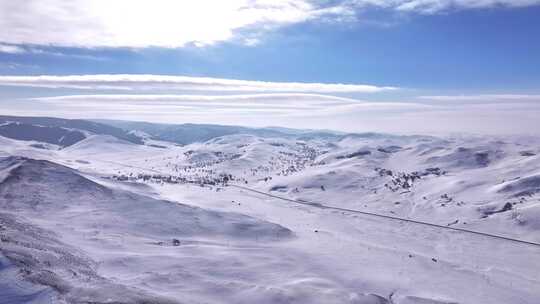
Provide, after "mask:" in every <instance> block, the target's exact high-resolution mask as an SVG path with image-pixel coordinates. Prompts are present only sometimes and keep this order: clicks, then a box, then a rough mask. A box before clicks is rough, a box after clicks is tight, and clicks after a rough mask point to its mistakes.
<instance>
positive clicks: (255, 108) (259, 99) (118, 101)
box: [30, 94, 429, 116]
mask: <svg viewBox="0 0 540 304" xmlns="http://www.w3.org/2000/svg"><path fill="white" fill-rule="evenodd" d="M30 100H31V101H37V102H40V103H44V104H45V105H48V106H58V107H61V108H63V109H66V108H72V109H75V108H76V109H79V111H81V109H84V110H82V111H86V110H96V109H99V110H107V111H111V110H114V111H117V112H122V111H124V110H129V111H134V110H137V111H140V112H142V113H144V112H147V111H148V112H153V111H158V112H162V111H174V110H178V109H182V113H179V115H192V114H194V113H193V111H195V112H196V113H199V112H204V113H207V114H208V115H209V116H211V114H212V113H215V112H222V113H223V112H231V113H236V114H246V113H252V112H266V113H274V114H278V113H283V114H286V115H288V116H290V115H299V116H309V115H321V114H322V115H328V114H336V113H340V112H348V111H351V110H362V111H380V110H384V111H388V110H392V109H394V110H395V109H397V110H407V109H420V108H429V106H427V105H420V104H413V103H387V102H366V101H361V100H356V99H351V98H343V97H336V96H329V95H320V94H242V95H225V96H215V95H126V94H121V95H116V94H115V95H113V94H97V95H66V96H54V97H38V98H32V99H30Z"/></svg>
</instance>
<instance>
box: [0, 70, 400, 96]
mask: <svg viewBox="0 0 540 304" xmlns="http://www.w3.org/2000/svg"><path fill="white" fill-rule="evenodd" d="M0 85H9V86H26V87H44V88H71V89H93V90H103V89H113V90H133V91H135V90H143V91H144V90H190V91H228V92H233V91H239V92H316V93H329V92H341V93H350V92H356V93H377V92H382V91H389V90H395V89H396V88H394V87H379V86H373V85H364V84H328V83H300V82H264V81H251V80H235V79H222V78H209V77H187V76H165V75H129V74H125V75H74V76H50V75H46V76H0Z"/></svg>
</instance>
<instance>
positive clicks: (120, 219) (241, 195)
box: [0, 134, 540, 304]
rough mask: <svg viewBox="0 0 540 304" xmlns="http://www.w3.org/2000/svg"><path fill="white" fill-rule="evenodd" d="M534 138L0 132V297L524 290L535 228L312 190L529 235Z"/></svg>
mask: <svg viewBox="0 0 540 304" xmlns="http://www.w3.org/2000/svg"><path fill="white" fill-rule="evenodd" d="M539 144H540V139H538V138H519V137H507V138H503V137H489V136H484V137H472V136H463V137H447V138H435V137H423V136H414V137H396V136H385V135H373V134H372V135H369V136H368V135H366V136H350V137H346V138H342V139H340V140H336V141H332V140H328V139H324V138H321V139H309V140H306V141H303V140H292V139H279V138H276V139H271V138H259V137H256V136H248V135H246V136H244V135H230V136H224V137H220V138H216V139H213V140H210V141H208V142H206V143H195V144H191V145H187V146H178V145H174V144H171V143H167V142H156V141H152V142H148V143H147V145H136V144H132V143H128V142H124V141H121V140H119V139H116V138H114V137H110V136H90V137H88V138H87V139H85V140H83V141H81V142H79V143H77V144H75V145H72V146H70V147H67V148H64V149H60V148H59V147H53V146H48V147H46V148H47V149H43V148H40V149H37V148H35V147H33V146H32V142H23V141H15V140H11V139H6V138H0V157H2V159H1V160H0V181H1V184H0V237H1V243H0V251H1V253H2V256H1V258H0V303H394V304H408V303H420V304H424V303H436V304H438V303H531V304H536V303H540V247H538V246H534V245H527V244H522V243H516V242H510V241H504V240H500V239H493V238H488V237H483V236H478V235H473V234H467V233H462V232H457V231H449V230H443V229H439V228H435V227H427V226H422V225H417V224H412V223H405V222H402V221H393V220H386V219H381V218H375V217H370V216H366V215H361V214H354V213H350V212H344V211H337V210H332V209H324V208H319V207H320V206H334V207H341V208H347V209H354V210H360V211H367V212H373V213H378V214H384V215H391V216H396V217H401V218H410V219H415V220H420V221H425V222H430V223H435V224H439V225H444V226H446V225H448V226H451V227H459V228H464V229H470V230H475V231H483V232H487V233H492V234H497V235H502V236H506V237H511V238H516V239H522V240H527V241H531V242H537V243H538V242H540V148H539V147H540V145H539ZM151 145H152V146H151ZM225 175H226V176H227V180H228V183H229V184H230V185H242V186H245V187H249V188H252V189H256V190H259V191H262V192H266V193H270V194H273V195H276V196H280V197H284V198H289V199H296V200H304V201H309V202H314V203H316V204H314V205H313V206H309V205H303V204H296V203H294V202H291V201H284V200H280V199H278V198H272V197H269V196H265V195H261V194H257V193H254V192H250V191H246V190H242V189H239V188H235V187H230V186H224V185H223V184H222V182H220V181H223V176H225ZM413 176H414V177H413ZM416 176H418V177H416ZM188 182H190V183H188ZM201 184H202V185H201ZM318 204H320V205H318Z"/></svg>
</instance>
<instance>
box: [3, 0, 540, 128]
mask: <svg viewBox="0 0 540 304" xmlns="http://www.w3.org/2000/svg"><path fill="white" fill-rule="evenodd" d="M201 2H202V3H201ZM206 2H208V3H205V1H193V4H190V1H182V2H175V1H168V0H158V1H153V2H151V1H140V3H141V4H137V5H136V7H133V4H132V2H130V1H120V0H119V1H118V2H115V4H114V5H112V7H111V5H109V4H107V1H101V0H98V1H94V2H92V1H86V0H76V1H69V2H66V1H61V0H45V1H28V2H16V3H14V2H13V1H9V0H0V26H1V27H2V28H3V29H5V30H3V31H2V33H0V75H3V76H2V77H4V78H2V77H0V105H1V106H2V108H3V110H2V108H0V110H2V111H3V112H5V113H11V114H28V115H51V114H52V113H48V112H47V111H46V110H47V109H50V108H51V107H50V106H51V104H52V103H53V100H54V103H55V104H54V105H53V107H52V108H55V107H56V108H55V111H57V113H59V115H63V116H69V117H73V116H76V115H77V114H76V113H77V110H76V109H77V107H81V106H82V107H85V108H86V109H87V108H88V105H89V104H92V105H93V106H95V107H97V108H96V109H98V110H99V111H94V112H92V113H93V114H92V115H95V116H97V117H91V118H108V117H110V118H124V119H139V120H152V121H164V122H184V121H190V122H207V121H217V122H220V123H227V124H231V123H233V122H239V123H241V124H247V125H259V124H261V122H260V121H261V119H252V118H250V119H246V116H253V109H252V108H250V107H249V105H247V106H246V108H245V109H243V108H242V107H241V106H231V105H228V106H225V105H224V104H225V103H227V104H230V103H234V102H235V100H243V101H246V100H247V99H246V98H244V97H242V98H237V99H235V100H232V99H231V98H225V99H223V100H221V101H220V105H221V106H222V107H225V108H226V109H225V108H219V106H218V107H216V105H215V101H212V102H210V103H208V100H207V99H205V98H202V97H200V96H210V95H211V96H216V95H221V96H224V97H226V96H230V95H234V96H240V95H242V96H246V95H247V96H252V97H253V96H254V95H256V94H266V95H265V96H264V98H265V99H264V100H265V101H264V102H263V106H257V107H258V108H257V113H265V112H264V110H262V109H263V108H264V105H268V104H276V103H279V104H280V105H281V104H283V103H285V102H284V101H283V100H284V97H283V94H291V100H289V101H288V102H289V104H293V105H297V104H298V100H302V101H303V102H306V100H307V98H306V97H305V96H302V97H301V98H299V97H298V96H299V95H295V94H307V95H309V94H311V95H310V96H311V97H310V98H311V99H314V98H318V99H320V100H322V101H321V102H320V104H321V105H318V106H317V107H319V106H320V109H319V108H317V109H318V110H321V111H319V112H318V113H316V114H314V115H311V116H309V117H304V116H306V115H303V117H304V118H302V119H301V120H300V121H301V122H300V123H299V122H298V121H299V119H298V118H297V115H295V114H294V113H292V112H291V113H289V112H287V111H285V110H283V111H281V112H279V111H278V112H279V113H281V114H279V115H277V116H279V118H272V117H273V116H272V115H271V114H272V113H273V112H272V111H271V110H272V109H273V108H272V106H271V107H270V108H269V110H268V112H266V113H265V119H267V120H268V121H265V123H266V124H287V125H290V124H292V126H294V127H316V126H317V125H319V123H318V122H319V121H320V120H323V119H324V120H325V121H331V123H330V127H334V128H337V129H343V130H354V131H361V130H370V131H377V130H383V131H392V132H397V131H400V128H399V127H398V125H397V124H396V123H394V127H392V128H388V121H389V120H390V121H403V122H404V124H408V125H414V126H417V127H416V128H412V129H410V130H404V132H407V131H410V132H431V131H433V132H444V131H471V132H486V131H489V130H494V132H497V130H495V129H494V128H495V127H497V126H496V125H497V124H499V123H497V121H500V120H502V119H506V120H508V119H518V120H523V123H521V124H520V125H518V126H517V127H512V128H511V129H512V131H515V132H525V131H527V130H530V129H531V127H532V128H534V127H535V126H538V125H537V124H535V121H534V116H531V113H534V114H538V113H540V112H538V111H539V110H540V109H539V102H540V98H539V97H538V96H540V86H539V84H540V56H539V55H538V54H540V38H538V37H540V1H535V0H515V1H507V0H499V1H495V0H493V1H491V0H485V1H470V0H455V1H449V0H388V1H385V0H345V1H318V2H313V1H308V0H276V1H264V0H262V1H242V0H234V1H230V2H228V1H223V2H220V4H219V6H220V7H218V8H214V9H213V10H211V9H210V7H211V6H212V5H216V2H215V1H214V2H213V1H206ZM66 3H67V4H66ZM179 3H181V4H179ZM196 3H199V4H196ZM127 11H129V12H131V15H132V16H131V17H130V16H127V15H128V14H126V13H125V12H127ZM111 74H125V75H136V74H146V75H156V76H157V77H159V76H161V75H173V76H174V75H176V76H187V77H193V79H197V78H198V77H211V78H213V79H218V80H220V81H221V80H223V81H225V80H231V79H233V80H243V81H248V82H249V81H256V82H264V83H266V85H265V86H264V88H261V87H260V86H259V85H254V84H253V83H248V86H249V89H245V88H244V87H243V88H238V87H235V88H233V89H231V88H227V89H226V90H223V88H221V89H216V88H214V87H210V86H209V85H208V84H206V85H205V86H204V87H198V88H196V89H193V88H191V87H189V88H188V87H186V86H185V84H184V85H183V86H179V85H178V83H177V82H176V80H175V84H174V85H173V86H163V85H161V84H160V85H159V87H155V86H153V87H149V86H148V85H147V83H146V82H144V81H142V80H141V79H135V80H133V79H130V78H129V77H127V76H126V77H127V78H126V77H124V78H126V79H128V80H127V81H128V82H129V83H130V85H129V90H126V87H125V86H123V87H122V88H119V85H118V83H116V84H115V85H113V86H108V87H106V88H105V87H104V86H95V85H94V86H91V88H89V87H85V88H81V87H80V86H74V85H73V84H72V83H71V82H70V81H72V80H73V79H69V78H66V79H60V80H59V79H54V81H55V85H50V83H51V80H50V79H49V80H48V82H47V84H46V85H44V84H43V83H40V81H41V80H39V79H30V80H28V79H27V80H26V81H19V80H20V79H19V80H17V79H13V77H11V78H9V77H8V76H20V77H27V78H28V77H32V76H37V75H44V76H46V77H47V76H61V75H64V76H66V77H70V76H71V75H83V76H85V75H86V76H88V77H92V75H94V78H93V79H92V82H93V83H94V84H95V82H96V81H100V80H99V79H97V80H96V79H95V75H104V77H105V78H106V77H107V76H110V75H111ZM6 77H8V78H6ZM77 81H88V79H86V80H84V79H83V80H80V79H79V80H77ZM106 81H109V82H108V83H109V84H110V81H111V79H109V80H106ZM115 81H117V80H115ZM125 81H126V80H125V79H124V80H123V83H124V84H125ZM190 81H191V80H190ZM60 82H61V84H59V83H60ZM66 82H69V83H66ZM211 82H212V81H211ZM218 82H219V81H218ZM291 83H310V84H312V86H308V87H301V88H296V87H294V86H293V85H291ZM154 84H155V82H154ZM329 84H347V85H350V86H351V87H348V88H338V89H337V88H335V87H334V88H332V89H329V87H326V88H324V89H321V85H329ZM145 85H146V86H147V87H146V88H143V86H145ZM221 85H223V83H221ZM227 85H229V83H227ZM243 85H245V84H243ZM267 85H271V86H272V89H271V90H269V89H268V87H267ZM352 86H356V87H352ZM363 86H368V87H369V90H366V88H365V87H363ZM269 93H272V94H282V95H277V97H275V98H274V99H272V98H270V97H269V96H268V94H269ZM75 95H77V96H79V97H78V98H73V96H75ZM90 95H91V96H92V98H86V99H85V98H84V97H80V96H90ZM97 95H99V96H97ZM106 95H121V96H124V99H123V100H121V101H120V102H122V107H126V106H129V105H131V104H130V102H131V103H132V105H133V106H134V109H136V108H137V109H139V110H138V111H139V112H137V110H133V111H131V112H129V113H127V114H126V112H123V113H122V111H120V110H114V109H112V108H111V109H109V112H107V111H105V110H103V107H102V106H100V104H99V103H98V102H97V101H98V99H100V98H101V99H104V100H106V101H103V100H102V102H110V101H111V98H108V97H107V96H106ZM128 95H129V96H128ZM133 95H147V96H149V97H148V100H146V101H144V102H154V103H155V105H156V107H157V105H158V104H159V103H158V102H156V97H155V95H169V97H167V98H165V99H167V105H168V106H170V104H171V103H173V102H175V101H173V100H172V99H171V97H170V95H179V96H181V97H179V98H178V100H177V101H176V104H175V105H176V106H177V107H179V108H177V109H184V111H182V113H179V114H178V115H176V116H175V115H173V114H171V111H172V112H174V111H173V110H171V109H172V108H167V110H166V111H161V112H162V113H167V115H161V116H160V115H156V114H155V113H154V114H148V113H146V114H145V113H143V112H145V111H146V112H147V111H150V110H149V108H141V107H140V106H141V105H140V103H141V102H143V101H141V100H140V98H141V97H140V96H139V97H137V98H131V96H133ZM150 95H152V96H150ZM185 95H192V97H190V98H186V97H185ZM315 95H316V96H317V97H315ZM51 97H55V98H56V99H53V98H51ZM259 97H260V96H259ZM259 97H255V99H254V100H255V103H256V102H259V101H260V100H262V99H261V98H259ZM431 97H433V98H431ZM62 98H63V99H62ZM197 98H198V99H197ZM332 98H349V99H351V100H355V101H357V103H358V104H360V106H359V107H356V106H357V105H353V106H352V107H353V108H355V107H356V108H355V111H357V112H358V113H357V114H358V115H356V116H355V115H352V116H353V117H348V118H347V119H345V120H344V117H343V116H351V114H350V113H351V112H350V111H349V110H345V111H346V113H341V114H335V110H336V107H335V106H334V100H333V99H332ZM187 99H189V100H187ZM194 99H197V102H199V105H197V107H195V108H190V107H191V106H190V107H186V103H188V104H190V105H191V104H192V103H193V100H194ZM45 100H46V101H45ZM59 100H62V103H61V104H60V103H58V101H59ZM67 100H69V102H68V101H67ZM86 100H93V101H94V102H86ZM114 100H118V98H115V99H114ZM149 100H151V101H149ZM328 100H332V102H328ZM160 101H162V100H160ZM85 102H86V104H85ZM250 102H251V101H250ZM313 102H315V101H312V100H311V101H309V102H308V103H307V104H304V105H307V106H308V107H307V108H305V109H311V106H312V105H313ZM340 102H343V100H341V101H340ZM349 102H351V101H347V102H345V104H346V105H347V107H349V105H348V103H349ZM126 103H127V105H126ZM353 103H354V102H353ZM44 104H45V105H46V107H45V106H44ZM81 104H82V105H81ZM373 104H375V105H374V107H376V108H377V109H375V110H373V107H370V105H373ZM490 105H491V106H490ZM340 106H343V105H340ZM407 106H408V107H409V108H407ZM466 106H470V107H471V108H466ZM119 107H120V106H119ZM227 107H228V108H227ZM347 107H345V108H343V109H348V108H347ZM428 107H429V109H428ZM434 107H438V108H434ZM482 107H483V108H482ZM109 108H110V107H109ZM381 108H384V109H385V110H381ZM419 108H422V109H419ZM189 109H191V110H189ZM216 109H217V110H219V111H217V112H219V115H216V114H215V113H214V114H209V115H203V112H212V111H211V110H216ZM235 109H236V110H235ZM246 109H247V111H244V112H242V111H243V110H246ZM305 109H304V110H305ZM473 109H475V110H476V111H481V113H482V115H481V116H482V117H484V118H485V119H484V122H482V119H480V120H479V119H475V118H474V117H471V118H470V121H471V123H464V124H463V125H464V127H463V128H462V129H459V128H455V127H452V126H455V125H456V123H457V122H456V121H455V119H457V117H459V112H460V111H466V112H470V111H471V110H473ZM508 109H511V110H512V111H511V112H512V114H511V116H508V115H510V114H508V113H506V114H504V113H505V112H509V110H508ZM304 110H303V111H304ZM189 111H193V113H192V114H193V115H188V114H186V113H189ZM325 111H326V112H328V113H334V114H329V115H327V116H325V117H324V115H322V114H321V113H320V112H325ZM519 111H522V112H519ZM531 111H532V112H531ZM155 112H156V113H157V112H160V111H159V107H158V110H156V111H155ZM214 112H215V111H214ZM278 112H276V113H278ZM304 112H305V111H304ZM353 112H354V111H353ZM375 112H376V114H377V115H376V116H377V117H379V118H380V119H379V122H376V121H372V122H370V123H368V124H365V123H364V124H363V123H358V122H355V121H358V118H357V117H363V116H369V117H370V119H371V120H374V119H373V118H371V117H372V116H373V113H375ZM518 112H519V113H518ZM246 113H250V114H249V115H246ZM354 113H356V112H354ZM434 113H435V114H437V115H435V116H434ZM445 113H446V114H445ZM490 113H492V114H490ZM288 114H291V115H288ZM304 114H305V113H304ZM345 114H346V115H345ZM398 114H399V115H398ZM86 115H90V114H88V113H87V114H86ZM259 115H261V114H259ZM340 115H341V116H340ZM430 115H431V116H430ZM444 115H447V116H444ZM486 115H487V117H485V116H486ZM490 115H491V116H490ZM505 115H506V116H505ZM520 115H521V116H520ZM288 116H290V117H288ZM442 116H444V117H442ZM291 117H292V118H291ZM476 117H477V118H478V117H479V116H478V115H477V116H476ZM516 117H518V118H516ZM520 117H521V119H520ZM529 117H532V118H531V120H530V121H529V120H528V119H529ZM445 120H448V123H446V124H443V125H442V126H441V127H440V128H439V129H437V130H435V129H433V130H430V129H423V128H421V127H420V126H421V125H424V124H425V122H428V121H433V122H442V121H445ZM343 121H347V123H346V125H344V123H343ZM474 121H478V122H477V123H476V124H475V123H473V122H474ZM293 122H294V123H293ZM332 122H334V123H332ZM411 122H414V124H411ZM383 125H384V126H385V127H384V128H383V127H382V126H383ZM499 125H500V124H499ZM498 128H499V129H500V126H498Z"/></svg>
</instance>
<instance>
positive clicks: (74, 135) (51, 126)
mask: <svg viewBox="0 0 540 304" xmlns="http://www.w3.org/2000/svg"><path fill="white" fill-rule="evenodd" d="M91 134H98V135H111V136H114V137H116V138H119V139H122V140H126V141H129V142H132V143H135V144H142V143H143V141H142V139H141V138H139V137H138V136H136V135H134V134H130V133H129V132H126V131H124V130H122V129H120V128H116V127H113V126H110V125H106V124H102V123H97V122H93V121H88V120H81V119H62V118H52V117H17V116H0V136H4V137H8V138H12V139H17V140H34V141H39V142H45V143H49V144H54V145H58V146H61V147H67V146H71V145H73V144H75V143H77V142H79V141H81V140H83V139H85V138H86V137H87V136H88V135H91Z"/></svg>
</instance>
